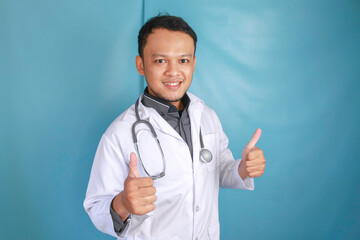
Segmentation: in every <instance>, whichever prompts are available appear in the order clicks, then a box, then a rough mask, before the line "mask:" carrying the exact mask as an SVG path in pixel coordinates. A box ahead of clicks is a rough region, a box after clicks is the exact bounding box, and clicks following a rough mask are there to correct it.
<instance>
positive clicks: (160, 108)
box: [141, 88, 190, 116]
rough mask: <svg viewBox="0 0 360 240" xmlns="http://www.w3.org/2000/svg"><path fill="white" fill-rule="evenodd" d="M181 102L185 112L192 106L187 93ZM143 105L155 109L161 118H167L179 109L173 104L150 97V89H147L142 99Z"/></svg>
mask: <svg viewBox="0 0 360 240" xmlns="http://www.w3.org/2000/svg"><path fill="white" fill-rule="evenodd" d="M181 101H182V103H183V104H184V110H186V109H187V108H188V106H189V105H190V98H189V96H188V95H187V93H185V95H184V96H183V97H182V99H181ZM141 103H142V104H144V106H146V107H150V108H154V109H155V110H156V111H157V112H158V113H159V114H160V115H161V116H165V115H167V114H168V113H172V112H178V110H177V108H176V107H175V106H174V105H172V104H171V103H168V102H167V101H165V100H163V99H160V98H157V97H154V96H152V95H150V94H149V92H148V88H145V90H144V97H143V98H142V100H141Z"/></svg>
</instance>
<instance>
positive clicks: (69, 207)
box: [0, 0, 360, 240]
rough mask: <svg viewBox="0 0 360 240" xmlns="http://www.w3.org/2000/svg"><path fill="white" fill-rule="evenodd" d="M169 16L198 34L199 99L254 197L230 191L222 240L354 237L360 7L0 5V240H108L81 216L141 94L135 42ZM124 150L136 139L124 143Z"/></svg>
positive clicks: (359, 177)
mask: <svg viewBox="0 0 360 240" xmlns="http://www.w3.org/2000/svg"><path fill="white" fill-rule="evenodd" d="M161 11H166V12H169V13H170V14H173V15H178V16H181V17H183V18H184V19H185V20H186V21H187V22H188V23H189V24H190V25H191V26H192V27H193V28H194V30H195V31H196V32H197V34H198V38H199V41H198V46H197V53H196V54H197V69H196V73H195V75H194V80H193V84H192V86H191V88H190V91H191V92H192V93H195V94H196V95H198V96H200V97H201V98H203V99H204V100H205V102H206V103H207V104H208V105H209V106H210V107H212V108H213V109H215V110H216V112H217V113H218V115H219V118H220V120H221V121H222V124H223V128H224V130H225V132H226V133H227V135H228V137H229V139H230V148H231V149H232V151H233V154H234V156H235V157H241V151H242V149H243V147H244V145H245V144H246V143H247V142H248V141H249V140H250V138H251V136H252V134H253V132H254V131H255V129H256V128H258V127H260V128H262V130H263V134H262V136H261V139H260V141H259V143H258V146H259V147H260V148H262V149H263V150H264V153H265V157H266V159H267V166H266V170H265V174H264V175H263V176H261V177H260V178H258V179H256V181H255V182H256V184H255V191H252V192H250V191H239V190H232V189H222V190H221V192H220V222H221V239H253V240H256V239H360V218H359V216H360V174H359V170H360V163H359V162H360V160H359V158H358V155H359V154H358V149H359V144H360V137H359V134H360V132H359V126H358V123H359V122H360V107H359V103H360V94H359V87H360V83H359V81H360V3H359V1H356V0H353V1H351V0H346V1H341V0H337V1H333V0H327V1H325V0H321V1H320V0H318V1H300V0H296V1H280V0H274V1H243V0H241V1H239V0H238V1H235V0H233V1H229V0H228V1H215V0H211V1H190V0H184V1H166V0H151V1H150V0H148V1H141V0H136V1H135V0H133V1H116V0H108V1H103V0H102V1H101V0H86V1H85V0H71V1H70V0H64V1H55V0H33V1H20V0H19V1H16V0H14V1H12V0H1V1H0V78H1V82H0V84H1V85H0V107H1V118H0V123H1V124H0V133H1V134H0V136H1V139H0V151H1V152H0V153H1V155H0V158H1V161H0V164H1V165H0V177H1V179H0V187H1V192H0V194H1V195H0V199H1V204H0V233H1V237H0V238H1V239H37V240H40V239H113V238H111V237H109V236H106V235H104V234H102V233H101V232H99V231H97V230H96V229H95V227H94V226H93V225H92V223H91V221H90V219H89V218H88V216H87V214H86V213H85V211H84V209H83V206H82V203H83V200H84V197H85V192H86V187H87V182H88V179H89V175H90V169H91V165H92V160H93V157H94V154H95V151H96V147H97V144H98V142H99V140H100V137H101V135H102V133H103V132H104V131H105V129H106V128H107V126H108V125H109V124H110V123H111V121H112V120H113V119H115V117H116V116H117V115H119V114H120V113H121V112H122V111H124V110H125V109H127V108H128V107H129V106H130V105H131V104H132V103H134V101H135V100H136V98H137V97H138V95H139V94H140V93H141V92H142V90H143V88H144V80H143V79H142V78H141V77H140V76H139V75H138V73H137V71H136V68H135V64H134V61H135V56H136V54H137V33H138V30H139V29H140V27H141V25H142V23H143V21H144V20H147V19H148V18H149V17H152V16H154V15H156V14H158V13H159V12H161ZM129 141H130V140H129Z"/></svg>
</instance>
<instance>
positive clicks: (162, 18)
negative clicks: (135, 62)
mask: <svg viewBox="0 0 360 240" xmlns="http://www.w3.org/2000/svg"><path fill="white" fill-rule="evenodd" d="M159 28H164V29H167V30H170V31H180V32H183V33H186V34H188V35H189V36H190V37H191V38H192V39H193V40H194V49H196V42H197V36H196V33H195V32H194V30H193V29H192V28H191V27H190V26H189V24H187V23H186V22H185V21H184V20H183V19H182V18H180V17H176V16H171V15H169V14H167V13H165V14H164V13H163V14H161V13H160V14H159V15H157V16H155V17H152V18H150V19H149V20H148V21H147V22H146V23H145V24H144V25H143V26H142V27H141V29H140V31H139V35H138V51H139V55H140V57H142V58H143V52H144V47H145V44H146V39H147V37H148V35H149V34H150V33H152V31H153V30H155V29H159ZM194 54H195V50H194Z"/></svg>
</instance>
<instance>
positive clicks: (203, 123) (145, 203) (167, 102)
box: [84, 15, 265, 239]
mask: <svg viewBox="0 0 360 240" xmlns="http://www.w3.org/2000/svg"><path fill="white" fill-rule="evenodd" d="M196 41H197V37H196V34H195V32H194V31H193V30H192V29H191V27H190V26H189V25H188V24H187V23H186V22H185V21H184V20H183V19H181V18H178V17H174V16H168V15H165V16H164V15H163V16H156V17H154V18H152V19H150V20H149V21H148V22H147V23H145V24H144V26H143V27H142V28H141V30H140V32H139V36H138V44H139V55H138V56H136V60H135V63H136V68H137V70H138V72H139V74H141V75H144V76H145V79H146V82H147V88H146V89H145V91H144V94H142V95H141V96H140V98H139V102H138V114H139V116H138V117H139V118H140V119H141V120H146V121H148V122H150V124H151V125H152V126H153V128H154V130H155V132H156V135H157V138H158V139H159V142H160V145H161V149H162V152H163V156H164V159H165V163H166V168H165V175H164V176H163V177H160V178H157V179H155V180H153V178H151V177H149V175H148V174H147V173H146V169H144V165H143V164H141V161H140V158H141V159H143V158H147V159H150V161H151V162H153V165H158V164H160V165H161V160H159V155H157V157H153V156H154V155H156V154H155V152H156V151H158V150H156V149H154V154H152V153H151V152H147V153H146V156H145V155H142V154H140V155H141V156H140V158H139V156H138V154H136V149H135V147H134V142H133V134H132V126H133V124H134V123H135V122H136V121H137V116H136V113H135V104H134V105H132V106H131V107H130V108H129V109H128V110H126V111H125V112H124V113H122V114H121V115H120V116H119V117H118V118H116V119H115V120H114V122H113V123H112V124H111V125H110V126H109V128H108V129H107V130H106V132H105V133H104V134H103V136H102V138H101V141H100V143H99V146H98V149H97V152H96V155H95V159H94V162H93V166H92V170H91V175H90V180H89V185H88V189H87V193H86V199H85V201H84V208H85V210H86V212H87V213H88V214H89V216H90V218H91V220H92V222H93V223H94V225H95V226H96V228H98V229H99V230H100V231H102V232H104V233H107V234H110V235H112V236H114V237H117V238H119V239H219V238H220V226H219V214H218V193H219V187H225V188H238V189H247V190H253V189H254V181H253V178H254V177H259V176H261V175H262V174H263V173H264V168H265V158H264V155H263V152H262V150H260V149H259V148H257V147H256V146H255V144H256V142H257V141H258V139H259V138H260V135H261V130H260V129H258V130H256V131H255V133H254V135H253V137H252V138H251V139H250V141H249V143H248V144H247V145H246V146H245V148H244V150H243V152H242V160H240V159H239V160H235V159H234V157H233V155H232V153H231V151H230V150H229V149H228V147H227V146H228V138H227V137H226V135H225V133H224V132H223V130H222V127H221V124H220V121H219V119H218V117H217V115H216V114H215V112H214V111H213V110H212V109H210V108H209V107H208V106H206V105H205V104H204V102H203V101H202V100H201V99H199V98H198V97H196V96H195V95H193V94H191V93H189V92H187V90H188V88H189V87H190V84H191V81H192V77H193V73H194V70H195V65H196V57H195V48H196ZM209 84H211V83H210V82H209ZM136 134H137V133H135V135H136ZM139 136H140V135H139ZM144 138H146V139H145V143H147V142H149V143H150V142H151V141H152V140H151V136H150V135H147V136H145V137H144ZM147 138H149V139H147ZM204 148H206V149H208V150H210V152H211V155H212V158H211V161H209V162H204V161H202V160H201V159H200V157H201V153H200V152H201V150H202V149H204ZM140 152H141V151H140ZM145 168H146V167H145ZM160 168H162V167H160ZM236 207H241V206H236Z"/></svg>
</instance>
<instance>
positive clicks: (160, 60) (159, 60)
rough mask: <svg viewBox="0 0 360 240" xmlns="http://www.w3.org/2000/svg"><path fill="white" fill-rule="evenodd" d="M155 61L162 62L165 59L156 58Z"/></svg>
mask: <svg viewBox="0 0 360 240" xmlns="http://www.w3.org/2000/svg"><path fill="white" fill-rule="evenodd" d="M155 62H157V63H164V62H165V60H164V59H156V60H155Z"/></svg>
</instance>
